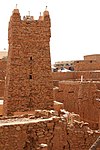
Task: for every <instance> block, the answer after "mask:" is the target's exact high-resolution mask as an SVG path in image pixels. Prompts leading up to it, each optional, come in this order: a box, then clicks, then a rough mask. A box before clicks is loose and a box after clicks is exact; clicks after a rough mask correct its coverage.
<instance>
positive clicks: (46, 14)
mask: <svg viewBox="0 0 100 150" xmlns="http://www.w3.org/2000/svg"><path fill="white" fill-rule="evenodd" d="M14 14H17V15H19V16H20V12H19V9H18V8H17V7H16V8H15V9H14V10H13V12H12V16H13V15H14ZM12 16H11V18H12ZM16 17H18V16H16ZM47 17H48V18H50V17H49V11H47V6H46V9H45V11H44V12H43V15H41V13H40V16H39V18H38V20H35V19H34V16H30V11H29V14H28V15H26V16H23V19H22V20H21V21H25V22H26V21H27V22H28V21H37V22H38V21H44V20H45V18H46V20H47ZM20 18H21V17H20Z"/></svg>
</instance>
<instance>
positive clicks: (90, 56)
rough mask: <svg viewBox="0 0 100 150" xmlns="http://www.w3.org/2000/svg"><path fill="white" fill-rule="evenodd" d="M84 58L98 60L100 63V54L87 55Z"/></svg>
mask: <svg viewBox="0 0 100 150" xmlns="http://www.w3.org/2000/svg"><path fill="white" fill-rule="evenodd" d="M84 60H96V61H97V62H99V63H100V54H93V55H85V56H84Z"/></svg>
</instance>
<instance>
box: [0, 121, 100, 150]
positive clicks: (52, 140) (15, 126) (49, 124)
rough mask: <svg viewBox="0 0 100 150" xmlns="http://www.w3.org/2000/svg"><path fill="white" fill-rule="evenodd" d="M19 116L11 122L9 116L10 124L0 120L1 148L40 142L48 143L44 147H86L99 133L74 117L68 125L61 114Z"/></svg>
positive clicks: (23, 149)
mask: <svg viewBox="0 0 100 150" xmlns="http://www.w3.org/2000/svg"><path fill="white" fill-rule="evenodd" d="M24 119H25V118H24ZM22 120H23V118H21V121H19V123H14V120H12V121H11V119H8V122H9V124H7V123H6V122H5V123H4V124H3V122H2V120H0V121H1V122H2V125H1V126H0V149H1V150H4V149H5V150H15V149H16V150H31V149H32V150H38V149H40V150H42V148H40V145H43V144H46V145H47V149H46V150H88V149H89V148H90V147H91V145H92V144H93V143H94V142H95V140H96V139H97V137H98V136H99V135H100V133H99V132H95V131H93V130H91V129H89V127H88V126H87V125H86V124H82V123H77V121H76V122H74V124H73V125H70V124H69V125H68V123H67V122H66V121H65V120H61V118H52V119H40V121H39V120H35V121H34V119H29V123H23V121H22Z"/></svg>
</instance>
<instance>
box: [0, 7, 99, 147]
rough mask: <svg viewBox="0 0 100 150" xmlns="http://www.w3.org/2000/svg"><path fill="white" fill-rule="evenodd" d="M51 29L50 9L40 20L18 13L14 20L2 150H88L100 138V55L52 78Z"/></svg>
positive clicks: (0, 124) (5, 70) (4, 72)
mask: <svg viewBox="0 0 100 150" xmlns="http://www.w3.org/2000/svg"><path fill="white" fill-rule="evenodd" d="M50 26H51V25H50V16H49V12H48V11H47V10H46V11H44V14H43V16H40V17H39V20H37V21H36V20H34V17H33V16H26V17H24V18H23V20H21V16H20V13H19V10H18V9H14V11H13V14H12V16H11V18H10V23H9V35H8V37H9V53H8V61H7V67H6V61H5V62H3V60H1V61H0V74H1V76H0V85H1V87H0V97H1V98H2V99H4V112H3V116H2V117H0V150H88V149H89V148H90V147H91V145H92V144H93V143H94V142H95V140H96V139H97V138H98V137H99V136H100V132H99V130H98V129H100V122H99V121H100V119H99V117H100V102H99V101H100V82H99V81H100V72H99V70H100V67H98V66H100V62H99V59H98V57H100V56H99V55H98V56H97V55H96V56H92V57H91V56H87V57H85V59H84V61H83V63H81V61H80V62H75V64H74V65H75V66H74V68H75V71H74V72H68V73H60V72H59V73H58V72H55V73H52V74H51V67H50V46H49V42H50ZM87 61H88V63H87ZM91 61H92V63H91ZM83 64H84V65H85V67H84V65H83ZM91 64H92V65H91ZM97 64H98V65H97ZM34 66H35V67H34ZM51 75H52V76H51ZM5 76H6V78H5ZM81 76H82V79H81V81H80V78H81ZM52 78H53V81H52ZM5 79H6V82H5ZM53 86H54V88H53ZM4 87H5V88H4ZM4 91H5V92H4ZM53 100H54V103H53ZM57 101H59V102H57ZM37 109H40V110H37ZM44 109H45V110H44ZM90 127H91V129H90ZM97 150H99V148H98V149H97Z"/></svg>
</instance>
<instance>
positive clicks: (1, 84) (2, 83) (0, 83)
mask: <svg viewBox="0 0 100 150" xmlns="http://www.w3.org/2000/svg"><path fill="white" fill-rule="evenodd" d="M4 89H5V80H0V98H4Z"/></svg>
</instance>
